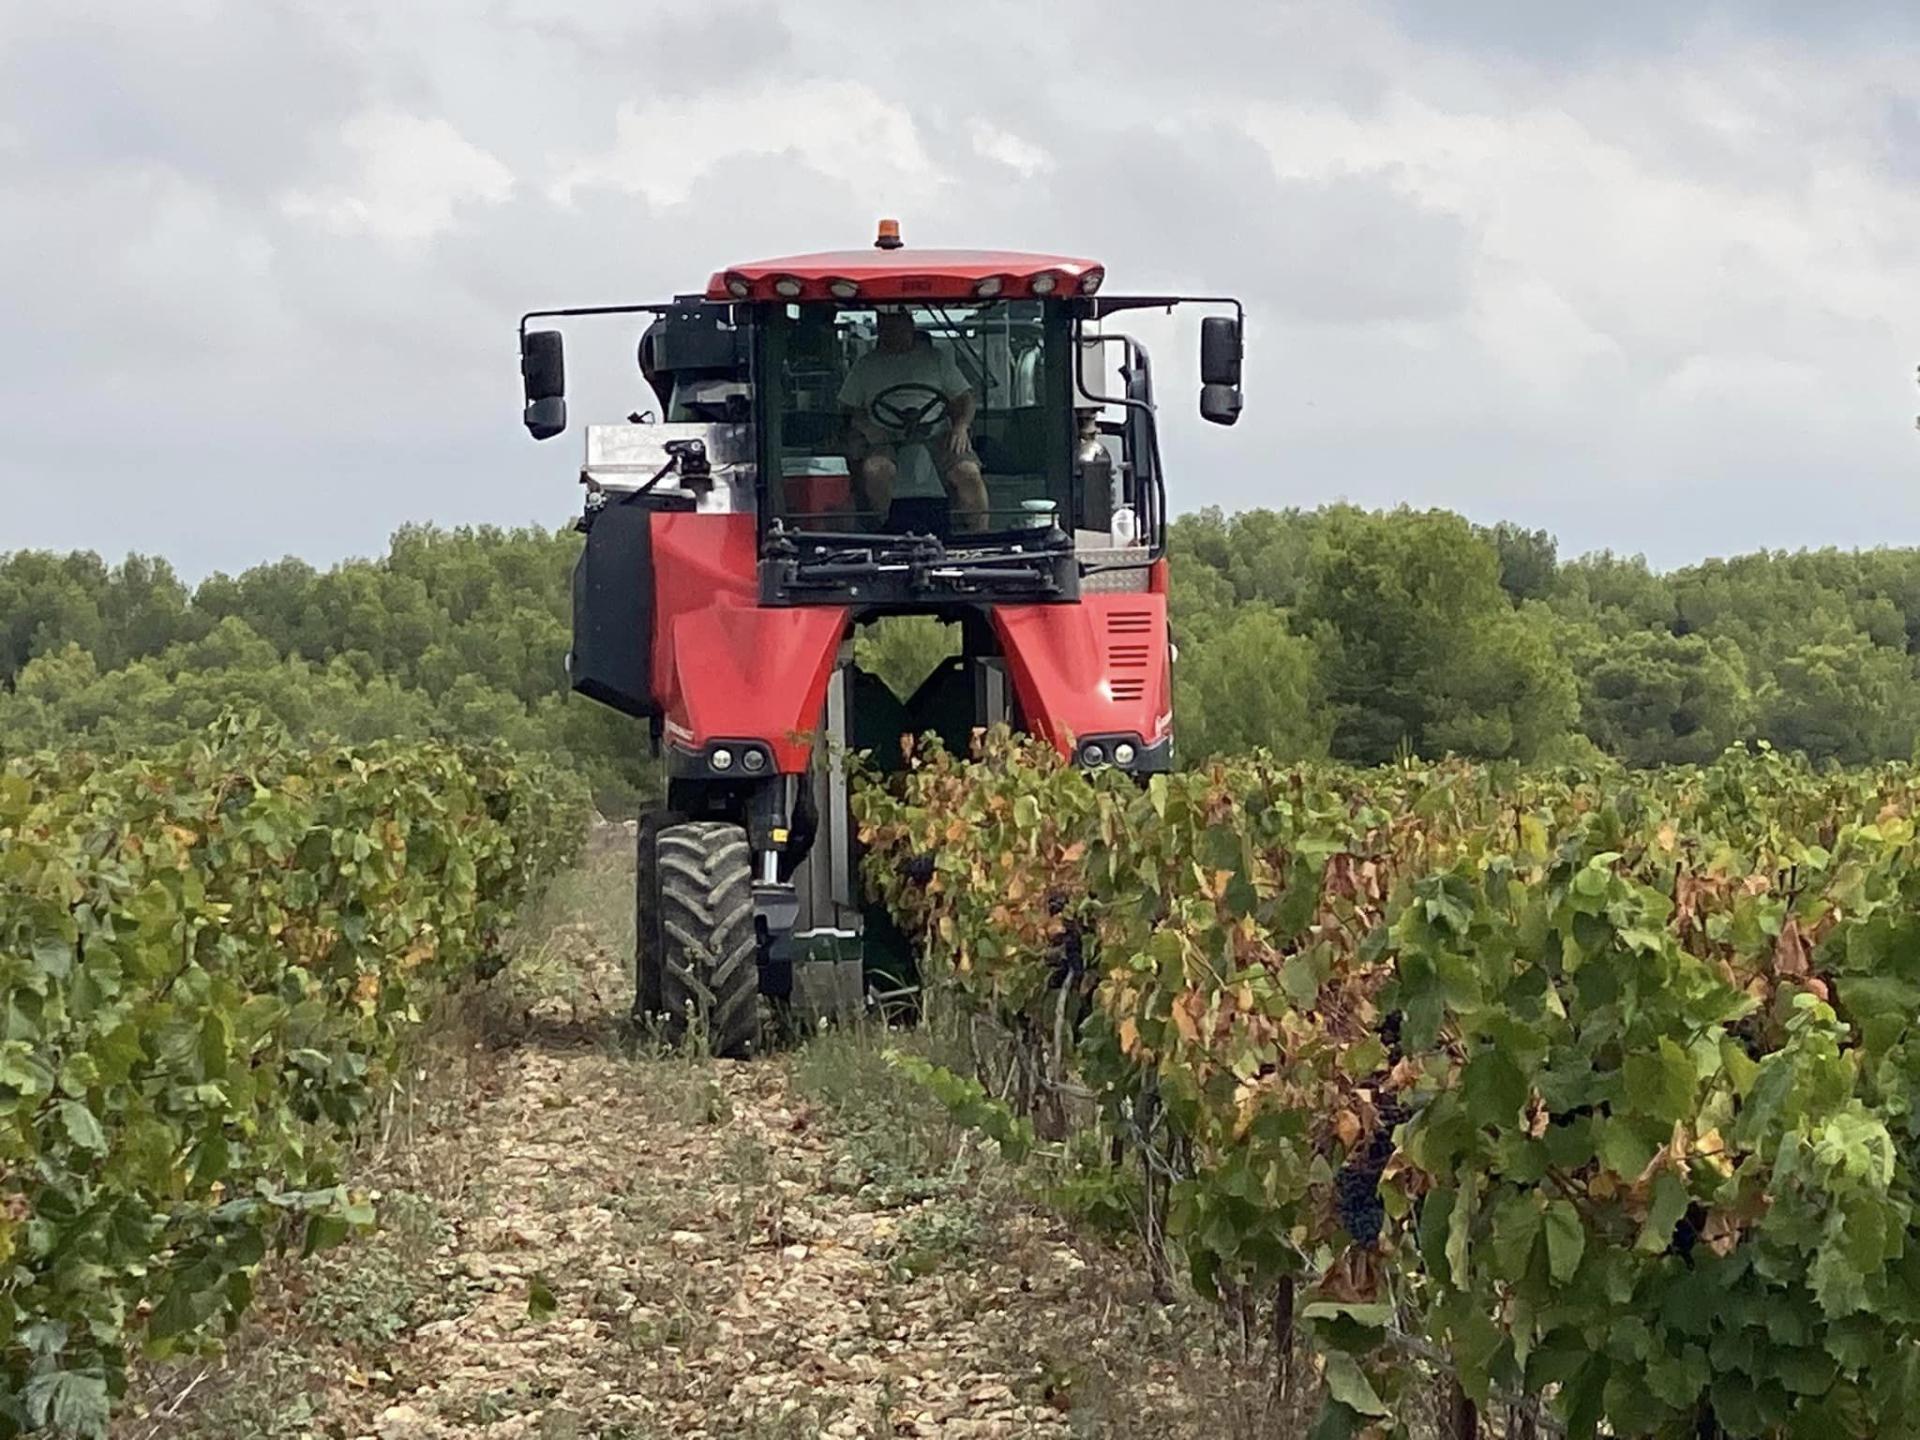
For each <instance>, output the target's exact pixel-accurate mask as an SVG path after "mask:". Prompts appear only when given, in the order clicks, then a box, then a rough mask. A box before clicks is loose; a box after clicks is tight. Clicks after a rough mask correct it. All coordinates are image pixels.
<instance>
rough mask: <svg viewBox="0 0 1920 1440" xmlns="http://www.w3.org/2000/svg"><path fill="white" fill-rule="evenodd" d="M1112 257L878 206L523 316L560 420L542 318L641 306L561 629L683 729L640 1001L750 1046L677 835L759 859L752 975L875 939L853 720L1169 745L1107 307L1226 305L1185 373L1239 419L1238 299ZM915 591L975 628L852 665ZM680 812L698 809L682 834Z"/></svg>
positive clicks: (592, 460)
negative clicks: (818, 950)
mask: <svg viewBox="0 0 1920 1440" xmlns="http://www.w3.org/2000/svg"><path fill="white" fill-rule="evenodd" d="M1105 279H1106V275H1105V271H1104V269H1103V268H1102V267H1101V266H1100V265H1099V264H1098V263H1097V262H1095V261H1092V260H1087V259H1081V258H1075V257H1070V256H1060V255H1039V254H1027V253H1021V252H1012V251H989V250H909V249H906V248H905V247H903V246H902V244H901V243H900V237H899V231H898V227H897V225H895V224H894V223H893V222H882V227H881V233H880V238H879V240H878V242H877V243H876V245H875V247H874V248H873V249H871V250H852V251H831V252H825V253H820V254H811V255H797V256H789V257H784V258H780V259H774V260H766V261H759V262H754V263H750V264H741V265H734V266H730V267H728V268H726V269H723V270H721V271H718V272H716V273H715V274H714V275H713V276H712V278H711V280H710V281H709V282H708V285H707V287H706V289H705V290H704V291H703V292H701V293H699V294H696V295H683V296H680V297H678V298H676V299H674V300H672V301H669V302H663V303H660V304H653V305H622V306H600V307H590V308H585V309H568V310H553V311H536V312H533V313H532V314H529V315H528V316H526V317H524V318H523V319H522V321H521V342H520V343H521V371H522V376H523V379H524V382H525V390H526V409H525V415H524V419H525V424H526V427H527V429H528V431H529V432H530V433H531V434H532V435H533V436H534V437H535V438H536V439H547V438H550V437H552V436H554V435H557V434H559V433H561V431H563V430H564V429H565V428H566V423H567V414H566V400H565V367H564V361H563V350H562V345H563V342H562V338H561V335H560V333H559V332H558V331H557V330H552V329H538V330H530V329H529V328H528V324H529V322H530V321H533V320H536V319H550V318H557V319H572V318H579V317H591V316H606V315H645V316H647V317H649V319H648V323H647V324H646V325H645V328H644V330H643V332H642V334H641V336H640V340H639V347H638V359H639V366H640V371H641V375H642V377H643V378H644V380H645V383H646V385H647V387H648V389H649V390H650V392H651V397H652V399H651V402H650V403H648V404H647V405H646V406H645V408H644V409H643V410H641V411H639V412H636V413H635V414H633V415H630V416H629V417H627V419H626V420H625V421H624V422H622V423H614V424H591V425H589V426H587V427H586V433H585V447H584V457H583V462H582V466H581V471H580V478H581V481H582V483H583V484H584V486H585V488H586V501H585V505H584V507H583V514H582V518H581V521H580V528H581V529H582V530H583V531H584V532H585V535H586V541H585V545H584V548H583V550H582V554H581V557H580V560H579V563H578V567H577V569H576V572H575V579H574V637H573V647H572V650H571V652H570V654H569V655H568V657H567V659H568V668H569V674H570V677H571V680H572V684H573V687H574V688H575V689H576V690H578V691H580V692H581V693H583V694H585V695H588V696H590V697H591V698H594V699H596V700H600V701H602V702H603V703H606V704H608V705H611V706H613V707H615V708H617V709H620V710H623V711H626V712H627V713H629V714H631V715H634V716H636V717H638V718H640V719H642V720H644V721H645V722H646V723H647V726H648V734H649V736H650V739H651V742H652V744H653V745H654V747H655V749H656V752H657V753H661V754H662V755H663V756H664V759H665V762H666V772H667V794H666V796H665V803H664V805H663V806H662V807H661V809H660V811H659V813H658V814H657V815H655V816H651V817H649V819H648V820H647V822H645V823H643V825H642V827H641V831H640V848H641V854H640V856H639V867H638V870H639V874H640V877H641V878H640V881H639V884H640V886H641V892H642V893H641V894H640V896H639V902H638V903H639V911H638V918H639V921H640V936H641V938H640V941H639V949H640V957H639V962H638V966H637V971H636V979H637V998H636V1008H638V1009H641V1010H652V1011H656V1012H657V1011H662V1010H664V1011H665V1012H667V1013H668V1015H669V1018H670V1021H671V1022H673V1023H678V1022H677V1019H676V1017H677V1016H680V1014H681V1012H684V1011H686V1010H687V1009H688V1008H689V1007H690V1008H691V1010H692V1011H693V1012H695V1013H696V1015H697V1017H704V1019H703V1023H705V1024H706V1025H707V1028H708V1030H709V1032H710V1034H709V1039H710V1040H711V1041H712V1043H714V1044H715V1045H716V1047H717V1048H718V1049H719V1050H720V1052H721V1053H727V1052H729V1051H738V1050H740V1049H742V1048H747V1047H748V1046H749V1045H750V1041H749V1040H748V1038H747V1029H748V1028H750V1027H749V1026H748V1024H747V1021H746V1020H744V1019H742V1018H741V1016H742V1015H743V1014H744V1013H745V1008H746V1007H745V1006H744V1002H737V997H736V999H733V1000H730V999H729V998H728V996H729V995H730V994H731V992H730V991H729V990H728V989H727V987H728V985H736V986H737V985H742V984H745V983H746V982H745V981H742V980H740V979H738V977H737V976H734V977H733V978H731V979H728V980H727V981H726V982H725V983H722V982H721V981H720V980H718V979H716V972H715V970H714V966H715V965H716V964H718V963H719V962H718V961H717V960H714V959H713V956H714V955H716V954H718V953H719V952H718V951H717V950H716V949H715V947H716V946H720V948H722V949H724V948H725V947H724V946H722V945H721V942H720V940H719V939H718V938H717V937H716V936H714V935H708V936H707V938H706V940H705V941H704V942H702V944H703V945H704V948H701V947H700V946H696V947H695V949H697V950H699V955H695V954H694V953H693V952H692V951H687V950H686V943H687V942H684V941H682V940H676V939H675V938H674V936H675V934H680V933H684V929H685V927H684V925H683V924H679V923H678V922H676V923H672V924H669V923H667V922H665V921H663V920H662V919H661V917H662V915H664V914H665V913H666V909H670V908H671V906H672V904H673V903H674V899H673V895H672V893H671V892H672V883H670V879H669V878H665V877H668V875H669V871H671V873H672V874H675V875H682V876H683V877H684V876H685V875H687V874H690V873H691V871H689V870H687V868H686V867H685V866H680V867H678V868H674V867H668V869H662V866H663V865H664V864H665V861H664V858H663V857H664V856H665V855H667V854H668V853H669V852H671V853H673V854H675V855H677V856H681V858H687V857H688V856H691V855H692V854H693V853H694V852H695V851H698V852H699V853H700V854H702V855H705V854H707V852H708V851H709V850H712V849H713V848H714V845H715V844H717V845H718V846H719V850H720V851H721V852H724V853H725V854H726V855H728V856H730V857H732V858H731V859H729V861H728V862H727V863H728V865H733V864H735V863H736V861H737V863H738V865H739V866H741V867H743V868H742V871H741V873H742V875H744V876H745V877H746V880H745V882H744V883H743V884H741V885H740V886H738V887H736V888H735V890H733V891H729V892H728V893H737V895H739V896H741V897H750V898H749V899H747V900H743V901H742V903H745V904H747V905H748V909H747V911H746V912H745V913H746V915H747V918H748V920H749V921H750V923H748V924H747V928H746V931H745V932H744V933H746V934H747V935H748V936H749V937H750V940H751V944H750V946H749V948H750V949H751V951H752V963H751V965H750V966H749V967H748V968H749V969H751V970H752V971H753V973H754V974H755V975H756V976H758V981H757V984H758V986H759V988H760V989H763V990H767V991H769V992H770V993H776V994H778V993H781V991H782V990H783V989H790V988H791V987H792V985H793V983H794V982H793V976H794V973H795V972H794V970H793V966H792V960H793V958H794V957H795V956H796V955H797V954H810V953H812V952H813V948H814V942H815V938H816V937H818V936H821V935H831V936H833V937H835V938H834V943H833V945H832V946H830V947H828V948H830V949H831V950H832V952H833V953H834V954H835V955H837V956H842V957H844V953H845V952H846V950H847V949H848V948H849V945H851V946H852V948H853V949H854V950H855V951H860V950H864V951H865V953H866V955H867V958H868V961H869V962H871V961H872V960H873V958H874V951H875V948H876V946H875V937H874V932H875V931H876V930H877V929H878V928H880V927H881V925H882V921H881V919H880V917H879V916H878V915H876V914H875V913H873V912H872V911H870V910H868V909H867V908H866V907H864V906H863V905H862V904H861V902H860V899H859V896H858V894H857V887H856V886H855V884H854V883H853V863H854V860H855V858H856V857H855V856H854V853H853V852H854V848H855V847H854V844H853V841H852V838H851V836H850V834H849V829H850V826H849V822H848V817H847V814H846V778H845V765H844V758H845V755H846V754H847V752H848V750H849V749H853V750H864V751H867V752H869V753H870V755H871V756H872V758H873V761H874V763H877V764H879V765H880V766H882V767H883V768H884V767H885V766H887V765H889V764H897V763H899V754H900V746H899V743H898V741H899V737H900V736H902V735H911V734H919V733H922V732H923V731H929V730H931V731H934V732H937V733H939V734H942V735H943V736H945V737H947V738H948V739H949V740H950V741H952V742H955V743H964V741H965V738H966V736H967V735H968V733H969V732H970V731H971V730H972V729H974V728H976V727H978V726H982V725H988V724H993V723H999V722H1005V723H1010V724H1012V725H1014V726H1016V727H1019V728H1023V729H1026V730H1028V731H1030V732H1031V733H1034V734H1036V735H1039V736H1042V737H1044V738H1045V739H1047V740H1049V741H1050V742H1051V743H1053V744H1054V745H1055V746H1056V747H1057V748H1059V749H1060V751H1061V752H1062V754H1063V755H1065V756H1067V757H1069V758H1071V759H1073V760H1075V761H1077V762H1078V763H1080V764H1083V765H1088V766H1096V765H1098V766H1108V765H1111V766H1117V767H1119V768H1121V769H1124V770H1127V771H1130V772H1132V773H1135V774H1138V775H1145V774H1148V773H1151V772H1153V771H1155V770H1163V769H1165V768H1167V766H1168V765H1169V764H1170V763H1171V756H1172V745H1173V714H1172V678H1171V671H1170V663H1171V656H1170V647H1169V644H1168V639H1167V625H1166V565H1165V545H1166V524H1167V498H1166V496H1167V491H1166V482H1165V476H1164V473H1163V467H1162V461H1161V454H1160V445H1159V436H1158V429H1157V422H1156V411H1155V403H1154V383H1153V369H1152V364H1151V361H1150V359H1149V357H1148V354H1147V351H1146V348H1145V347H1144V346H1143V345H1142V344H1141V343H1140V342H1139V341H1138V340H1137V339H1135V338H1133V337H1132V336H1130V335H1128V334H1127V333H1125V331H1124V329H1122V328H1121V327H1120V326H1119V325H1118V324H1116V323H1114V322H1115V320H1116V317H1120V316H1123V315H1124V313H1125V312H1126V311H1128V310H1132V309H1141V308H1153V309H1165V308H1170V307H1171V306H1174V305H1177V304H1181V303H1198V304H1202V305H1206V306H1208V307H1210V308H1215V309H1228V310H1230V311H1231V313H1230V314H1214V315H1209V316H1207V317H1206V318H1205V319H1204V320H1203V321H1202V325H1201V355H1200V378H1201V381H1202V386H1201V390H1200V397H1199V404H1200V412H1201V414H1202V415H1203V416H1204V417H1205V418H1206V419H1208V420H1210V421H1213V422H1215V423H1218V424H1225V425H1231V424H1232V423H1233V422H1234V421H1235V420H1236V419H1237V418H1238V416H1239V412H1240V369H1241V354H1242V341H1243V317H1242V312H1241V308H1240V306H1239V303H1238V302H1237V301H1233V300H1230V299H1218V298H1213V297H1177V296H1134V297H1122V296H1114V295H1111V294H1108V293H1106V292H1105V290H1104V285H1105ZM897 615H930V616H933V617H935V618H937V619H940V620H943V621H947V622H950V623H951V624H953V625H954V626H955V627H956V630H957V634H958V637H959V638H958V643H957V649H958V652H959V653H958V654H956V655H954V656H952V657H951V658H949V659H948V660H946V661H945V662H943V663H942V664H940V665H939V666H938V667H937V668H936V669H935V670H934V672H933V674H932V675H931V676H930V677H929V678H928V680H927V681H926V683H925V684H924V685H922V686H921V687H920V689H919V691H917V692H916V693H914V694H912V695H907V696H896V695H893V694H892V693H891V692H890V691H888V690H887V688H886V687H885V686H884V685H882V684H879V683H878V682H877V680H876V678H875V677H874V676H872V675H869V674H867V673H866V672H864V671H863V670H861V669H860V667H859V666H858V665H857V664H856V663H855V660H854V647H853V644H852V639H853V636H854V634H855V633H856V631H858V630H859V629H860V628H861V627H862V626H865V625H868V624H871V623H873V622H875V621H878V620H884V619H886V618H887V617H891V616H897ZM689 827H708V829H706V830H703V831H702V832H701V834H702V835H703V836H705V839H703V840H702V841H701V844H700V845H698V846H692V848H691V849H689V848H688V846H691V845H692V842H691V840H690V839H689V836H690V834H691V830H690V829H689ZM712 827H719V828H718V829H714V828H712ZM736 835H737V837H738V839H739V840H740V841H741V842H742V843H741V845H740V846H739V847H738V848H736V847H735V846H734V845H733V839H734V837H735V836H736ZM709 841H711V842H713V844H709V843H708V842H709ZM683 842H684V843H683ZM702 847H704V848H702ZM683 852H684V853H683ZM703 863H705V862H703ZM731 875H732V872H731V871H730V870H729V871H727V873H726V874H724V875H720V876H717V877H714V878H713V879H712V883H713V884H715V885H718V886H721V887H722V888H725V887H726V886H727V885H729V884H731V879H729V877H730V876H731ZM734 878H737V877H734ZM688 883H692V882H691V881H689V882H688ZM712 902H713V896H712V895H708V896H706V897H705V898H704V899H703V900H701V901H700V913H701V914H703V915H707V916H709V917H711V916H712V915H713V914H714V913H716V912H715V911H714V905H713V903H712ZM689 903H691V902H689ZM663 907H665V908H663ZM683 918H684V917H683ZM702 923H703V924H708V923H709V921H703V922H702ZM663 927H664V928H663ZM728 933H729V934H730V935H731V934H733V933H734V932H732V931H729V932H728ZM676 947H679V948H676ZM650 954H651V956H652V958H649V955H650ZM700 955H704V956H706V957H707V958H706V959H704V960H703V959H700V958H699V956H700ZM894 958H895V962H896V963H895V964H894V966H893V969H894V970H895V972H896V973H897V972H898V970H899V969H900V968H901V967H900V964H899V963H898V960H899V957H894ZM743 963H744V962H743ZM869 968H871V963H870V965H869ZM727 974H728V975H729V976H733V971H731V970H728V971H727ZM716 987H717V988H716ZM723 992H724V993H723Z"/></svg>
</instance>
